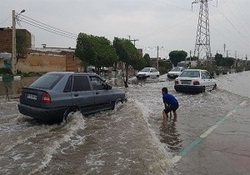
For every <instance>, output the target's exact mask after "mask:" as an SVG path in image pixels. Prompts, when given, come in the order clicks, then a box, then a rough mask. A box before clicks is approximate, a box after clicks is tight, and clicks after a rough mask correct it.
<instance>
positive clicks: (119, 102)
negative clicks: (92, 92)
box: [112, 99, 122, 110]
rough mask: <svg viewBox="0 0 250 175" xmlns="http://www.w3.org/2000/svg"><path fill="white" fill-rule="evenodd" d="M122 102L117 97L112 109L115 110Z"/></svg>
mask: <svg viewBox="0 0 250 175" xmlns="http://www.w3.org/2000/svg"><path fill="white" fill-rule="evenodd" d="M121 104H122V101H121V100H120V99H117V100H116V101H115V102H114V103H113V108H112V110H117V109H118V107H119V106H120V105H121Z"/></svg>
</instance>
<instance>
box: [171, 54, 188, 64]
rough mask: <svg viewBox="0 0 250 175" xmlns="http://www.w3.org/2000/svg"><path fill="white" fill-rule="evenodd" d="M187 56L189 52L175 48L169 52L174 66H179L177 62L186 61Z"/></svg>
mask: <svg viewBox="0 0 250 175" xmlns="http://www.w3.org/2000/svg"><path fill="white" fill-rule="evenodd" d="M186 57H187V52H185V51H183V50H181V51H179V50H174V51H171V52H170V53H169V59H170V61H171V62H172V64H173V65H174V66H177V64H178V63H179V62H181V61H185V59H186Z"/></svg>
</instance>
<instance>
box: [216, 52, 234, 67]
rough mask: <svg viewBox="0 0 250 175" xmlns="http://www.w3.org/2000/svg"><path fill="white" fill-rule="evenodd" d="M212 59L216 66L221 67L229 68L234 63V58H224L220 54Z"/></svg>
mask: <svg viewBox="0 0 250 175" xmlns="http://www.w3.org/2000/svg"><path fill="white" fill-rule="evenodd" d="M214 59H215V62H216V65H217V66H223V67H227V68H230V67H231V66H232V65H233V64H234V62H235V59H234V58H231V57H225V58H224V57H223V56H222V54H218V53H217V54H216V55H215V57H214Z"/></svg>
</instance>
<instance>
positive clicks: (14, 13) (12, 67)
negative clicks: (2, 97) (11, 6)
mask: <svg viewBox="0 0 250 175" xmlns="http://www.w3.org/2000/svg"><path fill="white" fill-rule="evenodd" d="M11 71H12V74H13V75H16V12H15V10H12V59H11Z"/></svg>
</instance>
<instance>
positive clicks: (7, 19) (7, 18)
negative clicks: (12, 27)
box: [0, 15, 11, 25]
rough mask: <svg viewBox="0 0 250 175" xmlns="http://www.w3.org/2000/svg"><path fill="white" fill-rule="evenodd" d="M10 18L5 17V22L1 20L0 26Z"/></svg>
mask: <svg viewBox="0 0 250 175" xmlns="http://www.w3.org/2000/svg"><path fill="white" fill-rule="evenodd" d="M10 18H11V15H10V16H9V17H7V18H6V19H5V20H3V21H2V22H1V23H0V25H1V24H3V23H4V22H6V21H7V20H8V19H10Z"/></svg>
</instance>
